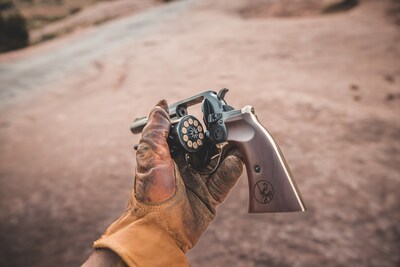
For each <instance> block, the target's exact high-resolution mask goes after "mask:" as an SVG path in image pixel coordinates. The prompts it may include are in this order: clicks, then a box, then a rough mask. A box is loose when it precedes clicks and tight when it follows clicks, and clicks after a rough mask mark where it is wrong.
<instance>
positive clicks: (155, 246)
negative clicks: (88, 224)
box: [93, 218, 189, 267]
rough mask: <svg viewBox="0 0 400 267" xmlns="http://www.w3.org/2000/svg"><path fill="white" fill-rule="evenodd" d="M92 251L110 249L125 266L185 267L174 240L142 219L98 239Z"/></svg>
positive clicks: (185, 263)
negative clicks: (94, 249)
mask: <svg viewBox="0 0 400 267" xmlns="http://www.w3.org/2000/svg"><path fill="white" fill-rule="evenodd" d="M93 247H94V248H108V249H111V250H112V251H114V252H115V253H116V254H118V256H120V257H121V258H122V259H123V260H124V262H125V263H126V264H127V265H128V266H140V267H142V266H155V267H157V266H160V267H161V266H189V265H188V263H187V261H186V257H185V254H184V253H183V251H182V250H181V249H180V248H179V247H178V245H177V244H176V242H175V240H174V239H173V238H172V237H171V236H169V235H168V234H167V233H166V232H165V231H164V230H163V229H160V228H159V227H158V226H157V225H154V224H152V223H151V222H148V221H147V220H146V219H145V218H143V219H139V220H137V221H134V222H132V223H130V224H128V225H126V226H125V227H124V228H122V229H120V230H119V231H117V232H115V233H113V234H112V235H109V236H105V237H103V238H101V239H99V240H98V241H96V242H95V243H94V246H93Z"/></svg>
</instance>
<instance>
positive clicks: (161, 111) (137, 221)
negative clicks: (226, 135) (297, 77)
mask: <svg viewBox="0 0 400 267" xmlns="http://www.w3.org/2000/svg"><path fill="white" fill-rule="evenodd" d="M167 109H168V105H167V102H166V101H165V100H163V101H160V102H159V103H158V104H157V106H156V107H155V108H154V109H153V110H152V111H151V112H150V115H149V120H148V123H147V125H146V127H145V128H144V129H143V132H142V138H141V140H140V143H139V147H138V151H137V154H136V160H137V168H136V176H135V185H134V190H133V192H132V195H131V199H130V201H129V204H128V208H127V210H126V212H125V213H124V214H123V215H122V216H121V217H120V218H119V219H118V220H116V221H115V222H114V223H113V224H111V226H110V227H109V228H108V229H107V230H106V232H105V234H104V235H103V236H102V237H101V238H100V239H99V240H97V241H96V242H95V243H94V247H95V248H108V249H111V250H113V251H114V252H115V253H117V254H118V255H119V256H120V257H121V258H122V259H123V260H124V261H125V262H126V263H127V264H128V265H129V266H188V264H187V261H186V257H185V255H184V253H185V252H186V251H187V250H188V249H190V248H192V247H193V246H194V245H195V244H196V243H197V241H198V240H199V238H200V237H201V235H202V234H203V232H204V231H205V229H206V228H207V226H208V224H209V223H210V222H211V221H212V220H213V219H214V217H215V208H216V206H217V205H218V204H220V203H221V202H222V201H223V200H224V199H225V198H226V196H227V194H228V193H229V190H230V189H231V188H232V187H233V186H234V185H235V183H236V181H237V179H238V178H239V176H240V175H241V173H242V171H243V164H242V161H241V160H240V158H239V157H238V153H237V151H235V150H231V151H230V152H228V153H227V156H226V157H225V158H224V159H223V161H222V163H221V165H220V166H219V168H218V169H217V171H216V172H215V173H214V174H212V175H200V174H198V173H196V172H194V171H192V170H191V169H190V168H189V167H187V166H186V164H185V162H184V160H183V159H176V163H175V164H174V161H173V160H172V159H171V156H170V153H169V148H168V144H167V141H166V139H167V137H168V132H169V129H170V120H169V116H168V113H167V112H166V110H167Z"/></svg>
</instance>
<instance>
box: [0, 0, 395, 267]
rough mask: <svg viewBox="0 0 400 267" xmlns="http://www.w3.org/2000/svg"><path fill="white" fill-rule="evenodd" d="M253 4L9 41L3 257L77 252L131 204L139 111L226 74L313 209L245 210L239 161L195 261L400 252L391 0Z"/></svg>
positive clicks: (3, 69) (372, 257) (356, 262)
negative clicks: (325, 6) (22, 42)
mask: <svg viewBox="0 0 400 267" xmlns="http://www.w3.org/2000/svg"><path fill="white" fill-rule="evenodd" d="M228 2H230V4H229V5H227V3H228ZM243 5H244V1H238V0H236V1H226V0H219V1H196V0H187V1H182V2H181V1H179V2H174V3H172V4H168V5H164V6H159V7H156V8H153V9H151V10H149V11H147V12H145V13H141V14H138V15H135V16H130V17H125V18H122V19H119V20H115V21H112V22H108V23H106V24H104V25H101V26H99V27H97V28H92V29H88V30H85V31H81V32H78V33H75V34H73V35H70V36H67V37H63V38H61V39H58V40H55V41H52V42H48V43H45V44H43V45H40V46H36V47H32V48H30V49H27V50H24V51H19V52H15V53H11V54H6V55H3V56H1V57H0V87H1V90H0V99H1V101H0V103H1V104H0V106H1V113H0V127H1V131H0V266H76V265H78V264H79V263H80V262H82V261H83V260H84V259H85V258H86V257H87V256H88V255H89V254H90V253H91V243H92V241H93V240H95V239H96V238H97V237H98V236H99V235H100V234H101V233H102V232H103V231H104V229H105V228H106V227H107V225H109V224H110V223H111V222H112V221H113V220H114V219H115V218H116V217H118V215H119V214H120V213H121V212H122V211H123V210H124V208H125V206H126V203H127V199H128V195H129V192H130V187H131V185H132V183H133V170H134V166H135V163H134V151H133V149H132V146H133V144H135V143H136V142H137V140H138V136H133V135H132V134H131V133H130V132H129V125H130V123H131V122H132V120H133V118H135V117H137V116H142V115H144V114H146V113H147V112H148V110H149V109H150V108H151V107H152V106H153V104H154V103H156V102H157V100H158V99H161V98H165V99H167V100H169V101H170V102H174V101H177V100H180V99H183V98H185V97H188V96H191V95H193V94H195V93H198V92H201V91H203V90H206V89H214V90H218V89H220V88H222V87H228V88H230V89H231V91H230V92H229V94H228V95H227V97H226V99H227V100H228V101H229V103H230V104H231V105H232V106H235V107H238V108H239V107H243V106H245V105H249V104H251V105H253V106H254V107H255V110H256V112H257V114H258V117H259V119H260V120H261V121H262V122H263V123H264V125H265V126H266V127H267V128H268V129H269V130H270V131H271V132H272V133H273V134H274V136H275V137H276V139H277V140H278V142H279V143H280V144H281V146H282V150H283V152H284V153H285V155H286V158H287V160H288V162H289V165H290V166H291V168H292V171H293V173H294V175H295V177H296V179H297V182H298V185H299V187H300V189H301V191H302V193H303V196H304V198H305V201H306V204H307V206H308V211H307V212H305V213H291V214H257V215H255V214H248V213H247V200H248V189H247V182H246V177H245V175H244V176H243V177H242V179H240V181H239V182H238V184H237V185H236V187H235V188H234V190H233V191H232V194H231V195H230V196H229V197H228V199H227V201H226V202H225V203H224V204H223V205H222V206H221V207H220V208H219V209H218V216H217V219H216V220H215V221H214V222H213V223H212V225H211V226H210V227H209V229H208V231H207V232H206V233H205V235H204V236H203V237H202V239H201V240H200V242H199V244H198V245H197V246H196V247H195V248H194V249H193V250H192V251H190V252H189V253H188V257H189V260H190V262H191V265H192V266H194V267H196V266H257V267H258V266H321V265H323V266H380V267H381V266H399V264H400V254H399V248H400V224H399V221H400V197H399V193H398V192H399V191H400V174H399V171H400V152H399V151H400V143H399V138H400V117H399V114H400V113H399V112H400V64H399V56H400V46H399V41H400V32H399V27H398V26H397V25H395V24H394V23H393V21H392V20H391V19H390V18H388V16H387V9H388V8H389V5H390V3H389V1H366V2H363V3H362V4H361V5H360V6H358V7H356V8H354V9H352V10H351V11H349V12H344V13H340V14H335V15H327V16H309V17H289V18H259V17H258V18H257V19H249V18H246V19H244V18H243V17H242V16H241V14H240V12H239V10H242V8H243Z"/></svg>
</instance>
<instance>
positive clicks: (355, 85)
mask: <svg viewBox="0 0 400 267" xmlns="http://www.w3.org/2000/svg"><path fill="white" fill-rule="evenodd" d="M350 89H351V90H353V91H357V90H358V89H359V87H358V85H357V84H351V85H350Z"/></svg>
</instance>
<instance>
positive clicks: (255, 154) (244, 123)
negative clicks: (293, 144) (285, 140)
mask: <svg viewBox="0 0 400 267" xmlns="http://www.w3.org/2000/svg"><path fill="white" fill-rule="evenodd" d="M225 125H226V128H227V133H228V136H227V141H228V143H230V144H233V145H234V146H236V147H238V148H239V150H240V151H241V153H242V155H243V161H244V163H245V165H246V171H247V177H248V184H249V213H264V212H287V211H305V209H306V208H305V206H304V202H303V200H302V197H301V194H300V191H299V190H298V188H297V185H296V183H295V180H294V178H293V176H292V174H291V172H290V170H289V167H288V165H287V163H286V161H285V158H284V156H283V154H282V152H281V150H280V148H279V146H278V144H277V143H276V142H275V140H274V139H273V137H272V136H271V134H270V133H269V132H268V131H267V130H266V129H265V128H264V127H263V126H262V125H261V123H260V122H259V121H258V119H257V117H256V116H255V115H254V109H253V108H252V107H251V106H246V107H244V108H243V109H242V111H241V113H240V114H237V115H234V116H232V117H228V118H226V119H225Z"/></svg>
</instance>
